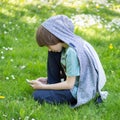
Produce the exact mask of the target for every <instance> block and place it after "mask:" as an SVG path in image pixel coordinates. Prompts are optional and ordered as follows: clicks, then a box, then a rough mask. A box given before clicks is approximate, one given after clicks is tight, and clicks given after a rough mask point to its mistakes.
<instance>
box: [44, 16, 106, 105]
mask: <svg viewBox="0 0 120 120" xmlns="http://www.w3.org/2000/svg"><path fill="white" fill-rule="evenodd" d="M42 26H43V27H45V28H46V29H47V30H48V31H49V32H51V33H52V34H53V35H55V36H56V37H58V38H59V39H60V40H62V41H63V42H65V43H66V44H68V45H69V46H70V47H72V48H73V49H75V51H76V52H77V55H78V58H79V62H80V67H81V68H80V80H79V81H80V82H79V87H78V92H77V103H76V105H74V106H73V107H78V106H79V105H82V104H85V103H87V102H88V101H90V100H91V99H92V98H94V97H95V95H96V93H97V92H98V93H99V94H100V95H101V98H102V99H104V98H106V96H107V92H102V91H101V89H102V88H103V86H104V85H105V82H106V76H105V73H104V70H103V67H102V65H101V62H100V60H99V57H98V55H97V53H96V51H95V50H94V48H93V47H92V46H91V45H90V44H89V43H88V42H87V41H85V40H83V39H82V38H81V37H80V36H77V35H75V34H74V25H73V23H72V21H71V20H70V19H69V18H68V17H67V16H65V15H57V16H53V17H50V18H49V19H47V20H46V21H45V22H43V23H42Z"/></svg>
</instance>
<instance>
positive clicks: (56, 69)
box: [33, 52, 76, 104]
mask: <svg viewBox="0 0 120 120" xmlns="http://www.w3.org/2000/svg"><path fill="white" fill-rule="evenodd" d="M60 59H61V53H55V52H48V60H47V75H48V84H54V83H59V82H61V78H63V79H66V75H65V73H64V70H63V68H62V67H61V64H60ZM33 97H34V99H35V100H36V101H38V102H39V103H43V102H47V103H51V104H60V103H68V104H75V103H76V99H74V97H73V96H72V94H71V92H70V90H36V91H35V92H34V93H33Z"/></svg>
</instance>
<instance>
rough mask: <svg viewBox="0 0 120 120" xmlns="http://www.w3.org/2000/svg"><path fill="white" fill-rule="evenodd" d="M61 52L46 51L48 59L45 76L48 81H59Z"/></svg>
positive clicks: (50, 82)
mask: <svg viewBox="0 0 120 120" xmlns="http://www.w3.org/2000/svg"><path fill="white" fill-rule="evenodd" d="M60 59H61V53H60V52H50V51H49V52H48V61H47V76H48V81H47V82H48V83H49V84H53V83H58V82H60V79H61V78H60V70H61V67H60V66H61V64H60Z"/></svg>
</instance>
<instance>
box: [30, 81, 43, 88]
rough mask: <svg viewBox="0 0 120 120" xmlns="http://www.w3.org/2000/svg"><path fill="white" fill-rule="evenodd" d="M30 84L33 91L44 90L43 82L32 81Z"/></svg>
mask: <svg viewBox="0 0 120 120" xmlns="http://www.w3.org/2000/svg"><path fill="white" fill-rule="evenodd" d="M29 84H30V86H31V87H32V88H33V89H42V86H43V85H44V84H43V83H42V82H40V81H37V80H31V81H29Z"/></svg>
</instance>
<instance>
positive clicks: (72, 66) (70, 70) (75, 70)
mask: <svg viewBox="0 0 120 120" xmlns="http://www.w3.org/2000/svg"><path fill="white" fill-rule="evenodd" d="M66 75H67V76H79V75H80V64H79V60H78V57H77V53H76V51H75V50H74V49H72V48H70V49H68V51H67V53H66Z"/></svg>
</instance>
